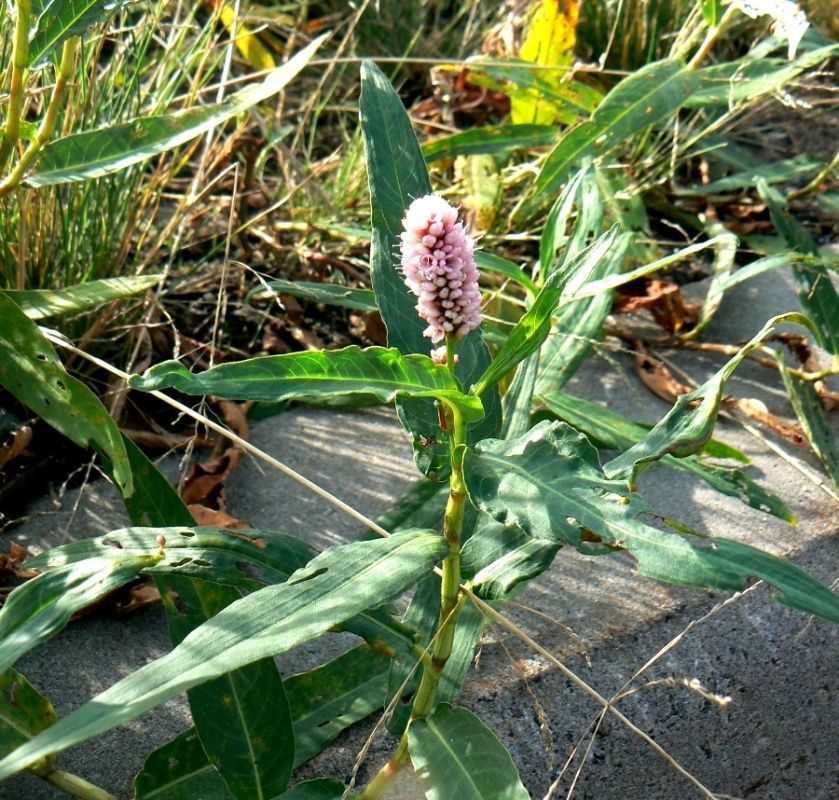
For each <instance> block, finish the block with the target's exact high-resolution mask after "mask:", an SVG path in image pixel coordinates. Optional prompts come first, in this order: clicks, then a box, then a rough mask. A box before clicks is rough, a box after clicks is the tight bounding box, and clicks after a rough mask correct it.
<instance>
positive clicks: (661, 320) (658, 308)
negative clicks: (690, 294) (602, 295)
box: [612, 278, 700, 334]
mask: <svg viewBox="0 0 839 800" xmlns="http://www.w3.org/2000/svg"><path fill="white" fill-rule="evenodd" d="M641 309H646V310H647V311H649V312H650V314H652V317H653V319H654V320H655V321H656V322H657V323H658V324H659V325H660V326H661V327H662V328H664V330H666V331H667V332H668V333H670V334H675V333H679V331H681V330H683V329H685V328H688V329H690V328H692V327H693V326H694V325H696V322H697V320H698V319H699V311H700V306H698V305H696V304H695V303H688V302H687V301H686V300H685V298H684V297H683V296H682V290H681V289H680V288H679V287H678V286H677V285H676V284H675V283H673V281H662V280H658V279H656V278H641V279H639V280H637V281H632V282H631V283H628V284H626V285H625V286H622V287H621V288H620V291H619V294H618V296H617V298H616V299H615V303H614V305H613V307H612V311H613V313H615V314H629V313H631V312H633V311H639V310H641Z"/></svg>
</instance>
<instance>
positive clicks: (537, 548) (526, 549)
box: [462, 519, 562, 600]
mask: <svg viewBox="0 0 839 800" xmlns="http://www.w3.org/2000/svg"><path fill="white" fill-rule="evenodd" d="M561 546H562V545H561V544H559V543H558V542H556V541H554V540H553V539H550V538H548V539H543V538H539V537H537V536H531V535H530V534H527V533H525V532H524V531H523V530H522V529H521V528H520V527H519V526H518V525H514V524H507V525H503V524H501V523H500V522H496V521H495V520H494V519H488V520H486V521H485V522H484V524H483V525H481V527H479V528H478V530H477V531H475V534H474V535H473V536H472V538H471V539H469V541H468V542H466V544H465V546H464V547H463V555H462V559H463V560H462V569H463V574H464V575H465V576H466V577H467V578H469V579H470V580H471V581H472V586H473V589H474V591H475V592H476V593H477V594H478V595H480V596H481V597H483V598H484V599H486V600H502V599H504V598H506V597H508V596H509V594H510V592H512V591H513V589H515V588H516V587H517V586H519V585H520V584H522V583H524V582H525V581H529V580H531V579H533V578H536V577H538V576H539V575H541V574H542V573H543V572H544V571H545V570H546V569H547V568H548V567H549V566H550V565H551V564H552V563H553V560H554V556H556V554H557V551H558V550H559V548H560V547H561Z"/></svg>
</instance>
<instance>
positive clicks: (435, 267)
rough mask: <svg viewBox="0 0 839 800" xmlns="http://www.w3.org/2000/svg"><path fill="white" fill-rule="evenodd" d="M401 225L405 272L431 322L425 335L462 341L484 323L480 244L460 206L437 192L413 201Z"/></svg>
mask: <svg viewBox="0 0 839 800" xmlns="http://www.w3.org/2000/svg"><path fill="white" fill-rule="evenodd" d="M402 227H403V228H404V229H405V230H404V232H403V233H402V237H401V239H402V243H401V247H400V249H401V253H402V274H403V275H404V277H405V283H406V285H407V286H408V288H409V289H410V290H411V291H412V292H413V293H414V294H415V295H416V296H417V298H419V300H418V302H417V305H416V308H417V311H418V312H419V315H420V317H421V318H422V319H424V320H425V321H426V322H427V323H428V327H427V328H426V329H425V330H424V331H423V335H425V336H427V337H428V338H429V339H431V341H432V342H439V341H441V340H442V339H444V338H445V337H446V335H447V334H453V335H454V336H455V337H456V338H458V339H462V338H463V337H464V336H466V334H467V333H469V331H473V330H475V328H477V327H478V326H479V325H480V324H481V293H480V291H479V289H478V269H477V267H476V266H475V242H474V241H473V240H472V237H471V236H469V235H468V234H467V233H466V231H465V230H464V229H463V223H462V222H458V220H457V210H456V209H455V208H453V207H452V206H450V205H449V204H448V203H447V202H446V201H445V200H443V198H442V197H437V195H433V194H429V195H426V196H425V197H419V198H417V199H416V200H414V202H413V203H411V205H410V207H409V208H408V211H407V212H406V214H405V218H404V219H403V220H402Z"/></svg>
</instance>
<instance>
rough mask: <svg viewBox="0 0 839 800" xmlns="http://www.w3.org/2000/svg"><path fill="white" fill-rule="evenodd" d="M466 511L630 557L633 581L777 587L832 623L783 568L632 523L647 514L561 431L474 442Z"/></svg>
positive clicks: (737, 550)
mask: <svg viewBox="0 0 839 800" xmlns="http://www.w3.org/2000/svg"><path fill="white" fill-rule="evenodd" d="M464 472H465V477H466V485H467V490H468V492H469V497H470V498H471V500H472V502H474V503H475V504H477V505H478V506H479V507H480V509H481V510H482V511H485V512H486V513H488V514H490V515H491V516H492V517H493V518H494V519H496V520H497V521H498V522H500V523H502V524H508V525H510V524H515V525H517V526H518V527H519V528H521V530H522V531H524V532H525V533H526V534H528V535H530V536H532V537H534V538H535V539H537V540H544V539H548V540H550V539H552V540H553V541H554V542H555V543H557V544H566V543H567V544H573V545H575V546H576V547H577V548H578V549H579V550H580V551H581V552H584V553H589V554H592V555H602V554H604V553H608V552H612V551H615V550H625V551H627V552H628V553H629V554H630V555H631V556H632V557H633V558H634V559H635V561H636V563H637V567H638V571H639V572H640V573H641V574H642V575H646V576H648V577H651V578H655V579H657V580H662V581H666V582H668V583H675V584H681V585H685V586H705V587H710V588H720V589H731V590H734V591H739V590H741V589H742V588H743V586H744V582H745V580H746V579H747V578H749V577H751V576H757V577H758V578H761V579H762V580H765V581H766V582H767V583H769V584H771V585H772V586H774V587H775V588H776V589H777V590H778V591H779V594H778V600H779V601H780V602H782V603H786V604H787V605H790V606H792V607H793V608H797V609H799V610H801V611H804V612H806V613H809V614H815V615H817V616H820V617H823V618H824V619H828V620H831V621H834V622H839V595H836V594H834V593H833V592H831V591H830V589H828V588H827V587H826V586H824V585H823V584H821V583H819V582H818V581H817V580H815V579H814V578H811V577H809V576H808V575H807V574H806V573H805V572H802V571H801V570H800V569H798V568H797V567H795V566H793V565H792V564H789V563H788V562H786V561H784V560H782V559H780V558H776V557H775V556H771V555H769V554H768V553H764V552H763V551H761V550H758V549H756V548H754V547H750V546H748V545H745V544H741V543H740V542H735V541H732V540H729V539H711V538H709V537H705V536H701V535H698V534H697V535H682V534H681V533H665V532H662V531H659V530H657V529H656V528H652V527H650V526H649V525H646V524H645V523H644V522H642V521H641V520H640V519H639V515H640V514H643V513H647V512H648V511H649V508H648V506H647V504H646V503H645V502H644V500H643V499H642V498H641V497H639V496H638V495H637V494H636V493H631V492H628V491H627V490H626V487H625V486H624V485H623V484H622V483H621V482H619V481H613V480H609V479H608V478H607V477H606V476H605V475H604V474H603V470H602V468H601V466H600V462H599V459H598V457H597V450H596V449H595V448H594V447H593V446H592V445H591V443H590V442H589V441H588V440H587V439H586V438H585V436H583V435H582V434H581V433H579V432H577V431H576V430H574V429H573V428H572V427H571V426H569V425H567V424H565V423H564V422H552V423H548V422H541V423H539V424H538V425H537V426H536V427H534V428H533V429H532V430H530V431H529V432H528V433H527V434H526V435H525V436H522V437H520V438H519V439H515V440H512V441H508V442H504V441H501V440H498V439H495V440H492V439H491V440H487V441H485V442H481V443H480V444H479V445H478V446H477V447H476V449H475V451H474V452H473V451H469V450H467V452H466V457H465V459H464Z"/></svg>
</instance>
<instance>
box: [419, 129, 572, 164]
mask: <svg viewBox="0 0 839 800" xmlns="http://www.w3.org/2000/svg"><path fill="white" fill-rule="evenodd" d="M555 141H556V128H555V127H554V126H553V125H529V124H525V125H486V126H484V127H483V128H473V129H472V130H468V131H463V132H461V133H455V134H452V135H451V136H443V137H441V138H440V139H434V140H433V141H430V142H426V144H424V145H423V148H422V153H423V155H424V156H425V160H426V161H429V162H430V161H439V160H440V159H441V158H455V157H456V156H474V155H482V154H489V155H495V154H497V153H508V152H510V151H512V150H523V149H529V148H531V147H545V146H546V145H549V144H553V143H554V142H555Z"/></svg>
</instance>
